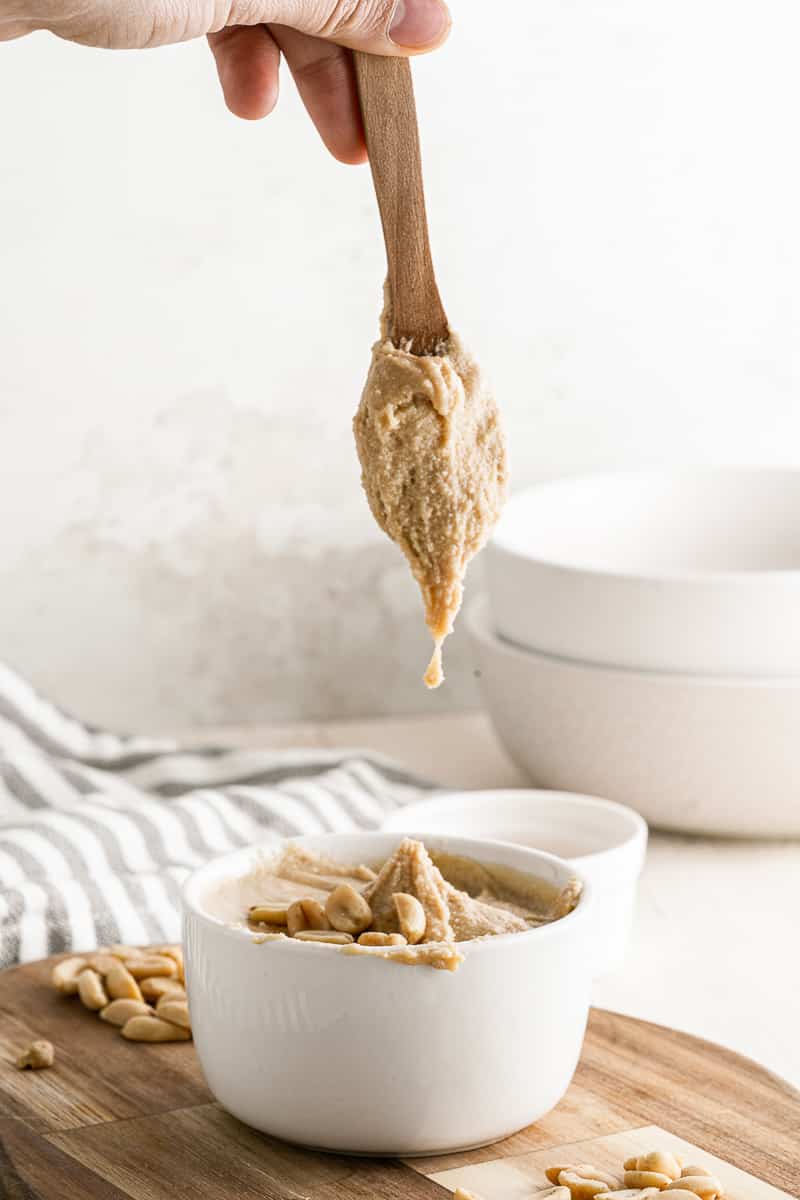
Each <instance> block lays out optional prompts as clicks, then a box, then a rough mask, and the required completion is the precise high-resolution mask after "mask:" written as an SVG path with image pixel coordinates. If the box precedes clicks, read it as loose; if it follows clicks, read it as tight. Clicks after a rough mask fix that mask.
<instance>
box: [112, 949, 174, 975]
mask: <svg viewBox="0 0 800 1200" xmlns="http://www.w3.org/2000/svg"><path fill="white" fill-rule="evenodd" d="M125 966H126V967H127V969H128V970H129V971H130V973H131V975H132V976H133V977H134V979H149V978H151V977H152V976H153V975H166V976H173V975H177V973H178V965H177V963H176V962H175V959H174V958H169V957H168V956H167V955H166V954H150V955H142V957H141V958H129V959H126V961H125Z"/></svg>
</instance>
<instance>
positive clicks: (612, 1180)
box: [548, 1163, 620, 1200]
mask: <svg viewBox="0 0 800 1200" xmlns="http://www.w3.org/2000/svg"><path fill="white" fill-rule="evenodd" d="M548 1177H549V1173H548ZM551 1182H552V1180H551ZM558 1182H559V1184H560V1185H561V1186H562V1187H566V1188H569V1194H570V1196H571V1197H572V1200H593V1197H594V1196H596V1195H598V1193H600V1192H613V1191H618V1190H619V1189H620V1182H619V1180H618V1179H617V1178H616V1176H615V1175H610V1174H609V1173H608V1172H607V1171H601V1170H599V1169H598V1168H597V1167H592V1166H589V1165H588V1164H586V1163H584V1164H582V1165H581V1166H577V1167H567V1168H566V1169H564V1170H562V1171H560V1172H559V1176H558Z"/></svg>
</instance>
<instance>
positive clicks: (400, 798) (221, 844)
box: [0, 664, 426, 967]
mask: <svg viewBox="0 0 800 1200" xmlns="http://www.w3.org/2000/svg"><path fill="white" fill-rule="evenodd" d="M425 790H426V789H425V785H424V784H422V783H421V782H420V781H419V780H416V779H414V778H413V777H412V776H410V775H408V774H407V773H406V772H404V771H402V770H401V769H399V768H398V767H396V766H394V765H393V764H392V763H391V762H389V761H387V760H384V759H382V758H380V757H379V756H375V755H371V754H370V755H367V754H361V753H358V752H353V753H352V754H348V753H345V752H342V751H331V750H328V751H326V750H297V751H294V750H290V751H271V750H231V749H225V748H219V747H216V748H209V749H201V750H195V749H191V750H188V749H182V748H181V746H180V745H179V744H178V743H177V742H175V741H170V740H167V739H163V738H149V737H126V736H120V735H118V734H114V733H108V732H105V731H103V730H100V729H95V728H92V727H89V726H86V725H83V724H81V723H80V722H78V721H76V720H74V719H73V718H71V717H69V716H67V715H66V714H65V713H63V712H61V711H60V710H59V709H57V708H56V707H54V706H53V705H52V704H50V703H49V702H48V701H46V700H44V699H43V698H42V697H41V696H39V695H37V694H36V692H35V691H34V690H33V689H32V688H31V687H30V686H29V685H28V684H27V683H26V682H25V681H24V680H22V679H20V678H19V676H18V675H16V674H14V672H13V671H11V670H9V669H8V668H7V667H4V666H3V665H2V664H0V929H2V942H1V943H0V967H6V966H10V965H12V964H13V963H15V962H25V961H28V960H30V959H35V958H42V957H44V956H45V955H48V954H55V953H58V952H59V951H62V950H89V949H93V948H94V947H96V946H98V945H102V944H104V943H109V942H130V943H134V944H135V943H144V942H167V941H175V940H177V939H178V937H179V927H180V919H179V903H178V896H179V891H180V886H181V884H182V882H183V880H184V879H185V878H186V876H187V875H188V874H189V872H190V871H191V870H192V868H194V867H196V866H198V865H199V864H200V863H203V862H205V861H206V860H207V859H209V858H212V857H214V856H216V855H218V854H223V853H225V852H226V851H228V850H234V849H236V848H237V847H240V846H245V845H248V844H250V843H253V842H256V841H263V840H266V839H267V838H269V837H270V836H276V837H281V836H289V835H293V834H299V833H316V832H323V831H344V830H349V829H359V828H363V829H374V828H377V827H379V826H380V824H381V821H382V819H383V817H384V816H385V814H386V813H387V812H388V811H390V810H392V809H394V808H396V807H397V806H398V805H401V804H404V803H407V802H409V801H411V800H416V799H418V798H419V797H420V795H421V794H423V792H424V791H425Z"/></svg>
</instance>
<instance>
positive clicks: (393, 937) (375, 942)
mask: <svg viewBox="0 0 800 1200" xmlns="http://www.w3.org/2000/svg"><path fill="white" fill-rule="evenodd" d="M358 944H359V946H407V945H408V942H407V941H406V939H405V938H404V937H403V935H402V933H378V932H377V931H376V930H374V929H373V930H370V932H369V933H362V934H361V937H360V938H359V939H358Z"/></svg>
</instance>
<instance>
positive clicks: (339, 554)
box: [0, 0, 800, 728]
mask: <svg viewBox="0 0 800 1200" xmlns="http://www.w3.org/2000/svg"><path fill="white" fill-rule="evenodd" d="M453 7H454V13H455V18H456V31H455V33H454V35H453V38H452V40H451V42H450V44H449V45H448V46H447V48H446V49H445V50H444V51H443V52H442V53H441V54H440V55H439V56H437V57H436V58H435V59H430V60H426V61H420V62H419V63H418V64H417V67H416V80H417V90H418V100H419V108H420V116H421V123H422V136H423V148H424V155H425V164H426V174H427V187H428V194H429V206H430V211H431V223H432V237H433V246H434V253H435V257H436V261H437V265H438V269H439V274H440V281H441V290H442V294H443V296H444V298H445V302H446V306H447V308H448V311H449V313H450V315H451V318H452V320H453V323H454V325H455V326H456V327H458V328H459V329H460V330H461V331H462V332H463V334H464V335H465V336H466V338H467V340H468V341H469V342H470V343H471V344H472V346H473V348H474V350H475V351H476V353H477V354H478V355H479V357H480V358H481V359H482V361H483V362H484V363H485V365H486V367H487V368H488V370H489V372H490V374H491V376H492V377H493V379H494V382H495V386H496V391H497V394H498V396H499V399H500V401H501V403H502V405H503V408H504V411H505V416H506V423H507V428H508V434H509V438H510V443H511V449H512V454H513V463H514V468H515V475H514V480H515V485H516V486H517V487H520V486H522V485H524V484H526V483H529V482H531V481H533V480H535V479H537V478H541V477H546V476H552V475H557V474H563V473H566V472H573V471H580V470H584V469H588V468H593V467H597V466H607V465H624V464H639V463H645V462H646V463H652V462H663V461H676V460H680V461H687V460H691V461H702V460H706V461H707V460H714V461H726V460H729V461H759V462H764V461H769V462H796V461H798V459H800V404H798V398H799V395H800V388H799V384H800V380H799V379H798V374H799V373H800V349H799V348H798V337H797V330H798V315H800V314H799V312H798V308H799V307H800V306H799V304H798V295H800V273H799V272H798V268H799V267H800V217H799V216H798V214H800V186H799V184H798V169H797V165H796V164H797V160H798V147H797V125H798V119H800V72H798V71H797V52H798V45H799V44H800V14H798V10H797V5H796V3H795V2H794V0H762V2H761V3H760V4H758V5H756V4H753V3H752V2H751V0H724V2H723V0H606V2H605V3H603V4H597V3H596V2H595V0H532V2H530V3H528V2H527V0H526V2H524V3H523V2H522V0H505V3H501V4H494V3H488V2H486V0H483V2H481V0H455V2H454V5H453ZM490 21H492V22H494V25H492V24H490ZM0 114H2V115H1V116H0V124H1V125H2V149H1V150H0V512H2V524H1V525H0V539H1V542H0V549H1V551H2V553H1V554H0V658H5V659H6V660H7V661H9V662H10V663H12V664H13V665H15V666H17V667H18V668H21V669H23V670H24V671H25V672H27V673H28V675H29V676H30V677H31V678H32V679H33V681H34V682H35V683H36V684H37V685H39V686H40V687H42V688H45V689H47V690H49V692H50V693H51V694H52V695H53V696H54V697H55V698H56V699H58V700H59V701H60V702H62V703H63V704H67V705H69V706H71V707H72V708H73V709H75V710H77V711H79V712H80V713H82V714H83V715H85V716H88V717H91V718H94V719H95V720H98V721H113V722H117V723H122V724H127V725H137V726H140V727H147V728H174V727H183V726H187V725H190V724H204V723H214V724H219V723H223V722H237V723H241V722H244V721H257V720H266V719H275V718H282V717H290V716H312V715H313V716H324V715H327V714H336V715H338V716H344V715H348V714H354V715H355V714H364V713H374V712H393V711H394V712H408V711H412V710H423V711H426V710H430V711H437V710H441V709H444V708H458V707H466V706H469V705H472V704H474V703H475V702H476V693H475V691H474V684H473V681H472V679H471V669H470V664H469V660H468V653H467V649H466V646H465V640H464V638H463V635H462V636H458V635H457V636H456V637H455V638H453V639H452V642H451V645H450V646H449V647H448V654H447V664H448V667H449V679H448V684H447V686H446V687H445V688H443V689H442V690H441V691H440V693H439V694H438V695H435V696H431V695H429V694H426V693H425V691H424V690H423V689H422V686H421V684H420V682H419V677H420V674H421V671H422V669H423V667H424V665H425V660H426V655H427V650H428V647H427V638H426V635H425V632H424V629H423V626H422V623H421V618H420V612H419V604H418V601H417V597H416V594H415V589H414V587H413V585H412V584H411V582H410V580H409V578H408V577H407V574H406V571H405V567H404V564H403V561H402V559H401V558H400V556H399V553H398V552H397V551H395V550H394V548H393V547H392V546H391V545H390V544H389V543H388V542H385V540H384V539H383V537H382V535H380V534H379V532H378V531H377V530H376V529H375V528H374V527H373V525H372V522H371V518H370V516H369V514H368V511H367V507H366V503H365V501H364V500H363V498H362V495H361V493H360V489H359V482H358V471H357V466H356V459H355V454H354V450H353V446H352V442H351V433H350V419H351V415H352V412H353V410H354V408H355V405H356V403H357V399H358V393H359V390H360V387H361V383H362V379H363V376H364V373H365V370H366V366H367V362H368V353H369V344H370V342H371V340H372V338H373V336H374V332H375V327H376V320H377V312H378V306H379V293H380V286H381V280H382V272H383V259H382V245H381V242H380V235H379V227H378V222H377V217H376V213H375V209H374V202H373V197H372V193H371V187H370V180H369V175H368V171H367V170H366V168H364V169H353V168H345V167H341V166H338V165H337V164H335V163H333V161H332V160H329V159H328V158H327V157H326V156H325V155H324V153H323V152H322V150H321V148H320V147H319V145H318V143H317V141H316V138H315V135H314V133H313V131H312V130H311V127H310V125H309V124H308V122H307V121H306V119H305V117H304V114H303V113H302V111H301V109H300V105H299V103H298V101H297V99H296V97H295V96H294V94H293V89H292V85H291V82H290V80H289V79H288V78H287V79H286V80H285V82H284V95H283V97H282V99H281V102H280V105H279V109H278V111H277V112H276V113H275V115H274V116H272V117H271V118H270V119H269V120H268V121H266V122H264V123H260V124H256V125H248V124H245V123H242V122H237V121H236V120H235V119H234V118H233V117H230V116H229V115H228V114H227V112H226V110H225V109H224V107H223V105H222V102H221V99H220V97H219V95H218V93H217V84H216V79H215V75H214V69H213V65H212V63H211V61H210V58H209V55H208V52H207V50H206V48H205V46H204V45H203V44H196V45H193V46H184V47H176V48H169V49H164V50H158V51H147V52H144V53H133V54H122V53H113V54H112V53H107V52H102V51H93V50H86V49H82V48H77V47H72V46H68V45H64V44H62V43H59V42H57V41H56V40H55V39H52V38H49V37H48V36H46V35H41V36H36V37H33V38H28V39H25V40H23V41H20V42H17V43H10V44H3V45H0ZM477 581H478V572H474V574H473V590H474V588H475V586H476V584H477Z"/></svg>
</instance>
